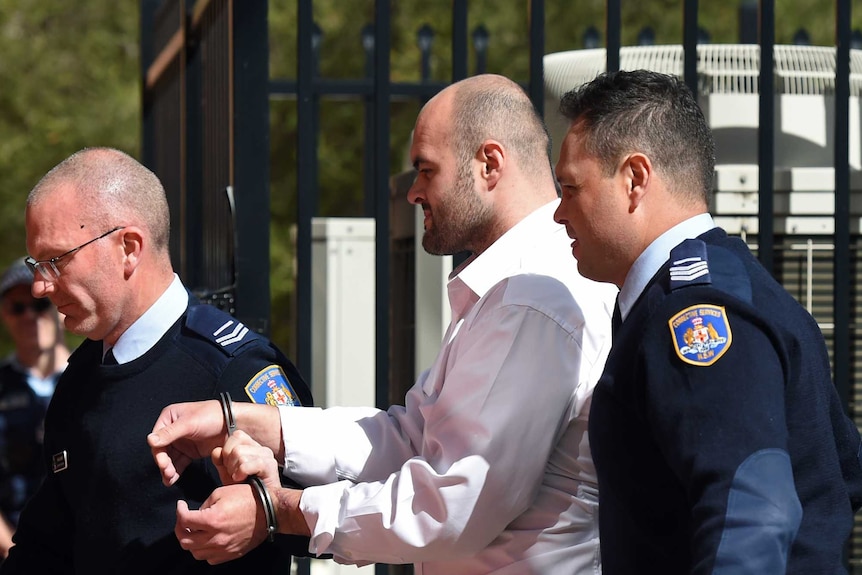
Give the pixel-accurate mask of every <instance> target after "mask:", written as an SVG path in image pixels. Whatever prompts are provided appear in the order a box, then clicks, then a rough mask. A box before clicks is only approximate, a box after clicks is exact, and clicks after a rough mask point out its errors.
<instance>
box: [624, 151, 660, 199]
mask: <svg viewBox="0 0 862 575" xmlns="http://www.w3.org/2000/svg"><path fill="white" fill-rule="evenodd" d="M621 169H622V170H623V176H624V178H625V179H626V184H627V185H626V188H627V192H628V196H629V212H634V211H635V210H636V209H637V207H638V206H639V205H640V203H641V202H642V201H643V200H644V198H645V197H646V195H647V193H648V192H649V187H650V183H651V182H652V178H653V168H652V162H650V159H649V157H647V156H646V155H645V154H641V153H640V152H636V153H634V154H630V155H629V156H628V157H626V159H625V160H624V161H623V165H622V168H621Z"/></svg>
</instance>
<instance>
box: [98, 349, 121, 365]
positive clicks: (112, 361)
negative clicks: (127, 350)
mask: <svg viewBox="0 0 862 575" xmlns="http://www.w3.org/2000/svg"><path fill="white" fill-rule="evenodd" d="M102 365H118V364H117V358H116V357H114V349H113V348H111V349H109V350H108V353H106V354H105V359H103V360H102Z"/></svg>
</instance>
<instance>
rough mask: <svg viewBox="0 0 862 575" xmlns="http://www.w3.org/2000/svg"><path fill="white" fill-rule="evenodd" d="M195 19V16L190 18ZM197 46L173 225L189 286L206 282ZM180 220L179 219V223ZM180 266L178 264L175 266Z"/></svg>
mask: <svg viewBox="0 0 862 575" xmlns="http://www.w3.org/2000/svg"><path fill="white" fill-rule="evenodd" d="M186 21H187V22H191V18H187V19H186ZM186 34H187V35H186V38H187V40H186V41H187V43H189V44H192V42H191V41H190V39H191V38H192V37H193V36H194V35H197V34H200V32H199V31H198V30H193V29H192V26H191V25H187V27H186ZM194 44H197V45H196V46H194V47H191V46H190V47H189V55H188V58H187V60H186V78H185V88H186V101H185V108H186V141H185V146H184V147H185V150H186V165H185V170H186V178H185V179H186V194H185V196H186V198H185V206H184V209H183V213H184V214H185V217H183V219H182V222H181V224H180V225H181V226H182V229H180V228H179V226H171V228H172V230H171V235H173V234H174V233H176V232H179V233H181V234H182V248H181V250H182V254H181V255H180V258H179V259H180V261H181V262H182V263H181V267H180V268H179V269H180V274H181V276H180V277H182V278H183V281H184V282H185V284H186V286H189V287H193V288H197V287H200V286H203V285H205V284H204V276H203V273H202V270H203V261H202V258H201V254H202V253H203V241H202V239H203V233H204V223H203V218H202V214H203V169H204V167H203V166H204V162H203V113H202V109H201V102H202V101H203V84H202V83H203V61H202V54H201V47H200V42H194ZM178 223H179V222H178ZM174 230H176V231H174ZM175 267H176V266H175Z"/></svg>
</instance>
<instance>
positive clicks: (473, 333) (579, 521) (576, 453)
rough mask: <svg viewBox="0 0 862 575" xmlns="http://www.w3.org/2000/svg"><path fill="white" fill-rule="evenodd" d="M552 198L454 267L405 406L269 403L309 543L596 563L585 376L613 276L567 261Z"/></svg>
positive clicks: (460, 563)
mask: <svg viewBox="0 0 862 575" xmlns="http://www.w3.org/2000/svg"><path fill="white" fill-rule="evenodd" d="M557 204H558V202H557V201H554V202H551V203H549V204H548V205H546V206H544V207H542V208H540V209H538V210H537V211H535V212H534V213H533V214H531V215H530V216H528V217H527V218H525V219H524V220H523V221H521V222H520V223H519V224H518V225H516V226H515V227H514V228H512V229H511V230H509V231H508V232H507V233H506V234H505V235H503V236H502V237H501V238H500V239H498V240H497V241H496V242H495V243H494V244H493V245H492V246H491V247H490V248H488V249H487V250H486V251H485V252H483V253H482V254H481V255H479V256H478V257H475V258H473V259H472V260H468V261H467V262H465V264H464V265H463V266H461V268H460V269H459V270H456V271H455V272H454V273H453V276H452V277H451V279H450V281H449V285H448V291H449V302H450V305H451V308H452V323H451V324H450V326H449V329H448V332H447V334H446V337H445V340H444V341H443V343H442V347H441V350H440V352H439V355H438V356H437V359H436V360H435V362H434V364H433V365H432V366H431V369H429V370H427V371H425V372H424V373H423V374H422V375H421V376H420V377H419V379H418V380H417V381H416V383H415V385H414V386H413V387H412V388H411V389H410V391H409V392H408V393H407V397H406V400H405V406H393V407H391V408H389V410H388V411H379V410H376V409H373V408H338V407H333V408H329V409H319V408H290V409H284V410H281V422H282V430H283V437H284V445H285V454H286V457H285V462H284V465H285V468H284V472H285V474H286V475H288V476H290V477H291V478H293V479H295V480H297V481H299V482H300V483H301V484H304V485H318V486H317V487H309V488H307V489H306V490H305V491H304V493H303V495H302V500H301V509H302V511H303V513H304V515H305V518H306V521H307V523H308V525H309V526H310V528H311V530H312V537H311V544H310V551H311V552H313V553H317V554H322V553H331V554H333V556H334V557H335V559H336V560H337V561H339V562H346V563H358V564H366V563H371V562H378V563H414V565H415V572H416V573H417V575H423V574H424V575H428V574H446V575H458V574H467V573H469V574H478V573H497V574H503V573H510V574H515V573H518V574H533V573H535V574H543V575H547V574H555V573H560V574H566V575H572V574H576V573H599V572H600V565H599V543H598V510H597V507H596V505H597V490H596V478H595V469H594V467H593V463H592V459H591V455H590V450H589V444H588V440H587V414H588V412H589V404H590V398H591V394H592V390H593V386H594V385H595V383H596V381H597V380H598V378H599V375H600V374H601V371H602V368H603V366H604V361H605V359H606V356H607V352H608V350H609V348H610V316H611V312H612V309H613V305H614V301H615V297H616V288H615V287H613V286H611V285H610V284H599V283H595V282H592V281H589V280H586V279H584V278H583V277H581V276H580V275H579V274H578V273H577V264H576V262H575V260H574V258H573V257H572V253H571V247H570V244H571V240H570V239H569V238H568V237H567V236H566V233H565V229H564V228H563V227H562V226H559V225H557V224H556V223H555V222H554V221H553V213H554V210H555V209H556V206H557Z"/></svg>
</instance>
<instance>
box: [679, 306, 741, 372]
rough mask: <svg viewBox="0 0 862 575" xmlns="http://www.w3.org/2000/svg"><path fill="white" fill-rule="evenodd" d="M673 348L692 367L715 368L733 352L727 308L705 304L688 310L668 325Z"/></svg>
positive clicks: (680, 313)
mask: <svg viewBox="0 0 862 575" xmlns="http://www.w3.org/2000/svg"><path fill="white" fill-rule="evenodd" d="M667 324H668V326H669V327H670V333H671V337H673V348H674V351H676V354H677V355H678V356H679V358H680V359H681V360H683V361H684V362H686V363H690V364H691V365H702V366H706V365H712V364H713V363H715V362H716V361H718V359H719V358H720V357H721V356H722V355H724V352H726V351H727V350H728V349H730V342H731V340H732V339H733V336H732V334H731V332H730V323H728V321H727V313H726V312H725V311H724V308H723V307H721V306H717V305H711V304H707V303H702V304H698V305H693V306H691V307H687V308H685V309H684V310H682V311H681V312H679V313H678V314H676V315H675V316H673V317H672V318H670V320H669V321H668V322H667Z"/></svg>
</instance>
